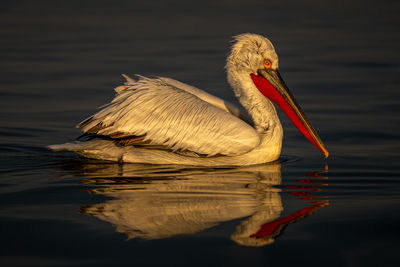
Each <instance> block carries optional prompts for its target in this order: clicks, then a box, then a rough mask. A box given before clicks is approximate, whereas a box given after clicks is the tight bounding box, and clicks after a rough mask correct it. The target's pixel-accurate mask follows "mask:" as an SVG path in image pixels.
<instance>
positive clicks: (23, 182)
mask: <svg viewBox="0 0 400 267" xmlns="http://www.w3.org/2000/svg"><path fill="white" fill-rule="evenodd" d="M399 12H400V6H399V4H398V2H397V1H359V2H355V1H325V2H324V3H322V1H284V2H282V1H198V3H190V4H189V2H187V1H182V2H180V1H162V2H157V1H147V3H145V1H143V2H138V3H135V2H133V1H8V3H3V4H2V8H1V9H0V57H1V60H0V66H1V72H0V84H1V87H0V138H1V139H0V157H1V161H0V166H1V169H0V236H1V243H0V244H1V245H0V246H1V249H0V265H1V266H101V265H105V266H116V265H121V264H126V265H131V266H141V265H146V264H152V265H153V264H154V265H177V264H190V265H193V266H204V265H206V266H228V265H233V266H236V265H241V266H294V265H298V266H306V265H307V266H400V260H399V256H398V251H399V249H400V245H399V228H398V226H399V223H400V215H399V204H400V195H399V193H400V177H399V176H400V171H399V160H400V157H399V156H400V152H399V151H400V144H399V138H400V123H399V122H400V119H399V111H400V109H399V107H400V105H399V104H400V103H399V102H400V101H399V99H400V90H399V84H400V75H399V74H400V73H399V62H400V56H399V52H398V51H399V47H400V34H399V15H398V14H399ZM243 32H255V33H259V34H262V35H264V36H267V37H268V38H270V39H271V40H272V42H273V43H274V45H275V47H276V50H277V52H278V55H279V57H280V69H281V74H282V76H283V77H284V78H285V80H286V82H287V84H288V85H289V87H290V88H291V89H292V91H293V93H294V94H295V96H296V97H297V100H298V102H300V104H301V105H302V106H303V109H304V110H305V111H306V113H307V114H308V117H309V118H310V120H311V122H312V123H313V125H314V126H315V127H316V128H317V130H318V132H319V133H320V136H321V138H322V140H323V141H324V143H325V145H326V146H327V148H328V150H329V151H330V153H331V157H329V159H328V160H324V159H323V157H322V156H321V155H320V153H319V151H317V150H316V149H315V148H314V147H313V146H312V145H311V144H310V143H309V142H308V141H307V140H306V139H305V138H304V137H303V136H301V134H300V133H298V132H297V130H296V129H295V128H294V127H293V126H292V125H291V124H290V122H289V121H288V120H287V119H286V117H284V116H282V115H283V114H280V115H281V116H280V118H281V121H282V124H283V126H284V130H285V139H284V145H283V146H284V147H283V151H282V157H281V161H280V163H274V164H265V165H259V166H251V167H243V168H234V169H227V168H219V169H208V168H207V169H204V168H203V169H201V168H188V167H186V168H185V167H168V166H151V165H135V164H125V165H118V164H113V163H106V162H99V161H94V160H88V159H83V158H80V157H78V156H76V155H74V154H72V153H53V152H50V151H48V150H46V149H45V146H46V145H49V144H56V143H62V142H65V141H69V140H73V139H74V138H75V137H77V136H78V135H79V134H80V133H79V131H78V130H77V129H75V128H74V126H75V124H76V123H78V122H79V121H81V120H82V119H84V118H85V117H87V116H88V115H90V114H91V113H93V112H94V111H95V108H96V107H98V106H101V105H103V104H105V103H106V102H108V101H109V100H110V99H111V98H112V97H113V94H114V93H113V90H112V89H113V88H114V87H115V86H116V85H119V84H120V83H121V82H122V78H121V77H120V73H126V74H129V75H133V74H135V73H138V74H142V75H146V76H167V77H172V78H175V79H178V80H181V81H183V82H186V83H189V84H193V85H195V86H197V87H200V88H203V89H205V90H207V91H209V92H211V93H213V94H215V95H218V96H220V97H223V98H225V99H228V100H231V101H234V97H233V94H232V93H231V91H230V88H229V86H228V85H227V82H226V78H225V73H224V69H223V66H224V64H225V62H224V61H225V56H226V55H227V52H228V50H229V41H230V40H231V36H233V35H235V34H239V33H243Z"/></svg>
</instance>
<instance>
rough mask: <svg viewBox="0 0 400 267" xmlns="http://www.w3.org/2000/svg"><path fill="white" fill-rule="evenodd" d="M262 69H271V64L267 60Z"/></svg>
mask: <svg viewBox="0 0 400 267" xmlns="http://www.w3.org/2000/svg"><path fill="white" fill-rule="evenodd" d="M264 67H265V68H267V69H270V68H271V67H272V63H271V61H270V60H269V59H265V60H264Z"/></svg>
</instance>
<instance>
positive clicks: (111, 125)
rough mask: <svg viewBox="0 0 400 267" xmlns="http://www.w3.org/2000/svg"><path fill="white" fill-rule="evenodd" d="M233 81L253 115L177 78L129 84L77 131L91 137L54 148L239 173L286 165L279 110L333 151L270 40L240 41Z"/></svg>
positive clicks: (230, 73)
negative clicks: (284, 71) (297, 97)
mask: <svg viewBox="0 0 400 267" xmlns="http://www.w3.org/2000/svg"><path fill="white" fill-rule="evenodd" d="M226 72H227V79H228V82H229V84H230V85H231V87H232V89H233V91H234V93H235V96H236V97H237V98H238V100H239V102H240V103H241V104H242V106H243V107H244V109H245V110H246V111H247V112H244V111H243V109H240V108H238V107H236V106H235V105H233V104H231V103H229V102H227V101H225V100H222V99H220V98H218V97H216V96H213V95H211V94H209V93H207V92H205V91H202V90H200V89H198V88H196V87H193V86H190V85H187V84H184V83H182V82H179V81H177V80H174V79H170V78H163V77H159V78H147V77H143V76H138V79H137V80H135V79H131V78H130V77H128V76H126V75H123V76H124V77H125V78H126V82H125V84H124V85H122V86H119V87H117V88H115V91H116V96H115V98H114V99H113V100H112V101H111V102H110V103H109V104H107V105H105V106H103V108H102V109H101V110H100V111H98V112H97V113H96V114H94V115H92V116H90V117H89V118H87V119H85V120H84V121H82V122H81V123H80V124H78V125H77V127H78V128H80V129H82V131H83V132H84V134H85V135H86V136H89V137H93V136H96V137H97V138H87V140H83V141H79V140H78V141H75V142H71V143H65V144H60V145H51V146H49V148H50V149H52V150H69V151H75V152H76V153H78V154H80V155H83V156H85V157H89V158H96V159H103V160H111V161H118V162H126V163H150V164H181V165H195V166H240V165H253V164H261V163H266V162H272V161H275V160H277V159H278V158H279V156H280V153H281V147H282V137H283V129H282V125H281V123H280V121H279V118H278V116H277V113H276V110H275V107H274V104H273V102H274V103H275V104H277V105H278V106H279V107H280V108H281V109H282V110H283V111H284V112H285V113H286V115H287V116H288V117H289V119H290V120H291V121H292V122H293V124H294V125H295V126H296V127H297V128H298V129H299V131H300V132H301V133H302V134H303V135H304V136H305V137H306V138H307V139H308V140H309V141H310V142H311V143H312V144H313V145H315V146H316V147H317V148H318V149H319V150H320V151H321V152H322V153H323V154H324V155H325V157H328V155H329V152H328V151H327V149H326V148H325V146H324V145H323V143H322V141H321V139H320V137H319V136H318V134H317V132H316V131H315V129H314V128H313V126H312V125H311V123H310V122H309V121H308V119H307V118H306V116H305V114H304V112H303V111H302V109H301V108H300V106H299V104H298V103H297V102H296V100H295V99H294V97H293V95H292V94H291V92H290V91H289V89H288V87H287V86H286V84H285V82H284V81H283V79H282V78H281V76H280V74H279V71H278V56H277V54H276V52H275V48H274V46H273V45H272V43H271V42H270V41H269V40H268V39H267V38H265V37H263V36H260V35H257V34H250V33H245V34H241V35H238V36H235V37H234V42H233V45H232V49H231V51H230V54H229V55H228V58H227V62H226Z"/></svg>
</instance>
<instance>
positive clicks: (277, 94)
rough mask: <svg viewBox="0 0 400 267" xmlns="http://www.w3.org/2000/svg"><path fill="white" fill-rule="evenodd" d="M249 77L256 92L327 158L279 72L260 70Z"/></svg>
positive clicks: (316, 135) (317, 137)
mask: <svg viewBox="0 0 400 267" xmlns="http://www.w3.org/2000/svg"><path fill="white" fill-rule="evenodd" d="M250 76H251V78H252V80H253V82H254V84H255V85H256V87H257V88H258V90H260V92H261V93H262V94H263V95H264V96H266V97H267V98H269V99H270V100H271V101H273V102H274V103H275V104H277V105H278V106H279V107H280V108H281V109H282V110H283V112H285V114H286V115H287V116H288V117H289V119H290V120H291V121H292V122H293V124H294V125H295V126H296V127H297V129H299V131H300V132H301V133H302V134H303V135H304V136H305V137H306V138H307V139H308V140H309V141H310V142H311V143H312V144H313V145H314V146H316V147H317V148H318V149H319V150H320V151H321V152H322V153H323V154H324V155H325V157H328V156H329V152H328V150H326V148H325V146H324V144H323V143H322V141H321V138H320V137H319V136H318V134H317V132H316V131H315V129H314V127H312V125H311V123H310V122H309V121H308V119H307V117H306V116H305V114H304V112H303V111H302V110H301V108H300V106H299V104H297V102H296V100H295V99H294V97H293V95H292V94H291V93H290V91H289V88H287V86H286V84H285V82H284V81H283V79H282V78H281V76H280V74H279V72H278V71H277V70H272V69H261V70H259V71H258V75H256V74H250Z"/></svg>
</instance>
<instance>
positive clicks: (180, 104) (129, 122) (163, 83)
mask: <svg viewBox="0 0 400 267" xmlns="http://www.w3.org/2000/svg"><path fill="white" fill-rule="evenodd" d="M127 80H128V79H127ZM196 90H199V91H201V90H200V89H197V88H196ZM116 91H117V93H118V94H117V95H116V97H115V98H114V99H113V100H112V101H111V103H109V104H107V105H106V106H104V107H103V109H101V110H100V111H99V112H97V113H96V114H94V115H93V116H91V117H89V118H88V119H86V120H84V121H83V122H81V123H80V124H79V125H78V126H77V127H79V128H82V130H83V131H84V132H86V133H96V134H99V135H105V136H109V137H111V138H124V137H130V138H131V139H130V141H129V144H133V145H135V142H136V140H140V142H146V143H147V144H149V145H153V146H154V145H155V146H164V147H167V148H168V149H171V150H172V151H192V152H195V153H198V154H204V155H207V156H212V155H216V154H222V155H232V156H233V155H240V154H244V153H246V152H248V151H250V150H252V149H254V148H255V147H256V146H257V145H258V144H259V143H260V137H259V135H258V134H257V132H256V131H255V130H254V129H253V128H252V127H251V126H250V125H249V124H247V123H246V122H244V121H242V120H241V119H239V118H237V117H236V116H234V115H232V114H231V113H229V112H227V111H226V110H223V109H221V108H219V107H217V106H215V105H213V104H210V103H208V102H207V101H205V100H202V99H201V98H200V97H198V96H196V95H195V94H193V93H191V92H188V91H187V90H182V89H181V88H178V87H177V86H175V85H173V84H172V83H171V82H168V80H166V79H162V78H160V79H149V78H145V77H140V79H139V80H138V81H137V82H136V81H134V80H132V79H129V80H128V82H127V83H126V85H125V86H121V87H117V88H116ZM201 92H202V91H201ZM204 94H206V93H205V92H204Z"/></svg>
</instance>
